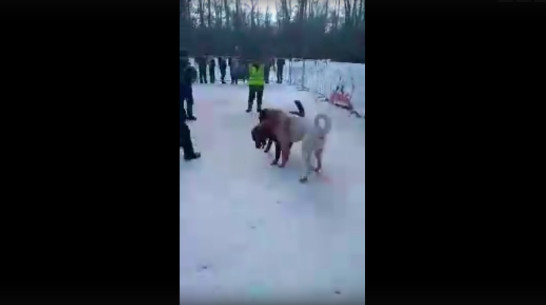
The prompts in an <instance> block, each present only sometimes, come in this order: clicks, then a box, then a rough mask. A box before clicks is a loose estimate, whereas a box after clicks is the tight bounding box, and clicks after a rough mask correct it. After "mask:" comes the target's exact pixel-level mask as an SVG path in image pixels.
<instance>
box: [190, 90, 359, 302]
mask: <svg viewBox="0 0 546 305" xmlns="http://www.w3.org/2000/svg"><path fill="white" fill-rule="evenodd" d="M193 91H194V100H195V105H194V113H195V116H196V117H197V118H198V119H197V121H195V122H188V125H189V127H190V129H191V133H192V139H193V142H194V146H195V148H196V151H199V152H201V153H202V157H201V159H197V160H193V161H190V162H186V161H184V160H183V158H182V157H183V152H182V150H181V151H180V300H181V304H196V303H201V302H202V303H213V302H218V303H228V302H232V303H238V304H245V303H246V304H260V303H270V304H273V303H277V304H281V303H283V302H295V301H313V302H315V303H318V302H323V303H328V304H336V303H338V304H339V303H344V302H349V301H350V302H354V301H360V303H363V302H364V250H365V249H364V248H365V247H364V233H365V231H364V218H365V213H364V210H365V209H364V195H365V189H364V182H365V175H364V171H365V163H364V157H365V145H364V142H365V139H364V123H365V120H363V119H355V118H354V117H350V116H349V114H348V112H347V111H346V110H343V109H340V108H336V107H334V106H332V105H329V104H328V103H320V102H316V101H315V100H314V98H313V96H312V94H311V93H308V92H301V91H297V90H296V89H295V88H294V87H290V86H286V85H279V84H269V85H267V86H266V88H265V91H264V104H263V107H271V108H281V109H285V110H296V108H295V105H294V103H293V101H294V100H296V99H299V100H301V101H302V103H303V105H304V107H305V110H306V115H307V116H308V117H314V115H315V114H317V113H319V112H321V113H326V114H328V115H329V116H330V117H331V118H332V130H331V132H330V134H329V135H328V139H327V144H326V149H325V152H324V160H323V172H322V173H321V174H318V175H317V174H313V175H311V176H310V179H309V182H308V183H307V184H301V183H300V182H299V181H298V178H299V177H300V175H301V173H302V170H303V161H302V159H301V151H300V149H301V143H296V144H294V146H293V147H292V152H291V155H290V160H289V162H288V163H287V166H286V167H285V168H283V169H281V168H278V167H274V166H271V165H269V164H270V162H271V160H272V158H273V151H274V148H272V149H271V152H270V153H269V154H266V153H264V152H263V151H261V150H258V149H256V148H255V147H254V143H253V142H252V140H251V136H250V130H251V129H252V127H254V126H255V125H256V124H257V122H258V114H257V113H256V105H254V109H253V112H252V113H246V112H245V109H246V106H247V95H248V87H247V85H244V84H239V85H229V84H225V85H223V84H218V83H217V84H196V85H194V89H193Z"/></svg>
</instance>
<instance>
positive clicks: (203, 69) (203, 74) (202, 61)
mask: <svg viewBox="0 0 546 305" xmlns="http://www.w3.org/2000/svg"><path fill="white" fill-rule="evenodd" d="M195 61H196V63H197V66H198V67H199V83H201V84H203V83H204V84H206V83H207V58H206V57H205V56H198V57H196V58H195Z"/></svg>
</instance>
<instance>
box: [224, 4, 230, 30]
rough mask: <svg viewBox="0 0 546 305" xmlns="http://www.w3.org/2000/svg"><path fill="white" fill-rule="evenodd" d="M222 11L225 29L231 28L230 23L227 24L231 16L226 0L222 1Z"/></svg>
mask: <svg viewBox="0 0 546 305" xmlns="http://www.w3.org/2000/svg"><path fill="white" fill-rule="evenodd" d="M224 11H225V12H226V25H227V27H231V23H229V17H230V15H231V11H230V10H229V6H228V2H227V0H224Z"/></svg>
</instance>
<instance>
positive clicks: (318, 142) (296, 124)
mask: <svg viewBox="0 0 546 305" xmlns="http://www.w3.org/2000/svg"><path fill="white" fill-rule="evenodd" d="M321 119H322V120H324V127H322V126H321V125H320V121H321ZM331 128H332V121H331V120H330V117H328V116H327V115H325V114H318V115H317V116H315V119H314V121H313V122H309V120H308V119H306V118H302V117H299V116H295V115H290V142H292V143H295V142H299V141H302V142H301V153H302V157H303V161H304V163H305V169H304V173H303V175H302V177H301V179H300V182H302V183H304V182H307V180H308V178H309V175H310V174H311V172H313V171H315V172H318V171H320V170H321V168H322V152H323V151H324V146H325V145H326V136H327V135H328V133H329V132H330V129H331ZM312 155H314V156H315V158H316V159H317V167H313V165H312V163H311V156H312Z"/></svg>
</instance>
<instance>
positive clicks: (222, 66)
mask: <svg viewBox="0 0 546 305" xmlns="http://www.w3.org/2000/svg"><path fill="white" fill-rule="evenodd" d="M218 65H219V66H220V77H221V80H222V84H225V83H226V82H225V77H226V60H225V59H224V58H223V57H221V56H220V57H218Z"/></svg>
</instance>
